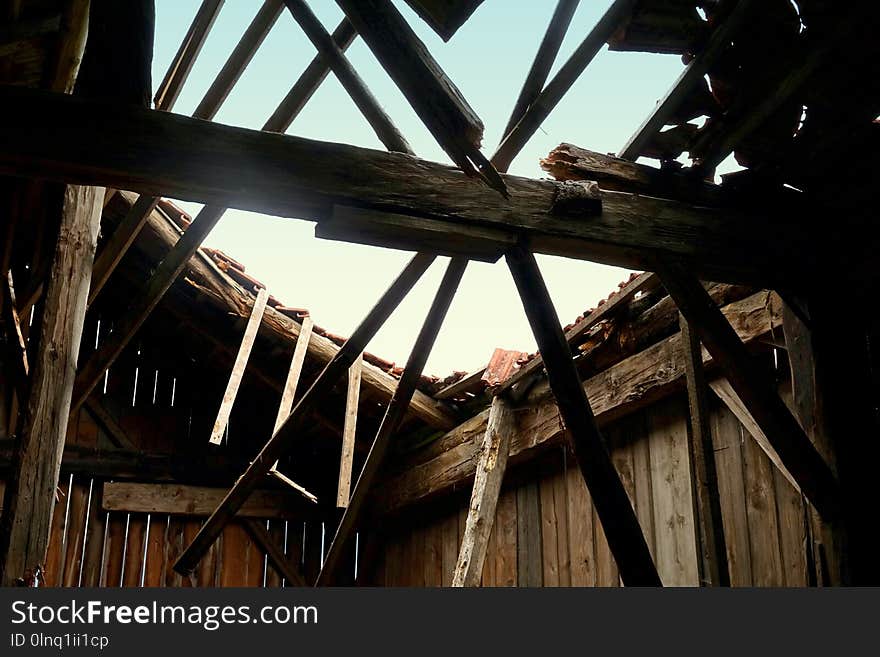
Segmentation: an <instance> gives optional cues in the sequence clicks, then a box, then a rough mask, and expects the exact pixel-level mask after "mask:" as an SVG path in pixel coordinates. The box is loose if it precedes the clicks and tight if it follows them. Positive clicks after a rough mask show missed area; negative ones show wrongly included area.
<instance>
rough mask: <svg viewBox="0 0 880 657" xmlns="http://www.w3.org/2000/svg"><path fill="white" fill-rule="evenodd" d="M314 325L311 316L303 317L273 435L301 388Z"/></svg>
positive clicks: (284, 418)
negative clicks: (301, 379)
mask: <svg viewBox="0 0 880 657" xmlns="http://www.w3.org/2000/svg"><path fill="white" fill-rule="evenodd" d="M314 325H315V324H314V322H313V321H312V317H311V315H307V316H306V317H303V320H302V328H300V332H299V336H298V337H297V339H296V346H295V347H294V348H293V358H291V359H290V368H289V369H288V370H287V379H285V381H284V389H283V390H282V392H281V402H280V403H279V404H278V415H276V416H275V426H274V428H273V429H272V433H273V434H274V433H276V432H277V431H278V429H280V428H281V425H282V424H284V421H285V420H286V419H287V416H288V415H290V411H291V409H292V408H293V400H294V397H296V389H297V387H299V379H300V377H301V376H302V369H303V365H304V364H305V362H306V355H307V354H308V353H309V341H310V340H311V339H312V329H313V327H314Z"/></svg>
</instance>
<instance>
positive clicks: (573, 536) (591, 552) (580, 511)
mask: <svg viewBox="0 0 880 657" xmlns="http://www.w3.org/2000/svg"><path fill="white" fill-rule="evenodd" d="M565 488H566V493H567V499H566V511H567V513H568V528H569V536H568V538H569V545H568V550H569V555H570V559H571V585H572V586H596V552H595V547H594V545H595V541H594V538H593V528H594V526H593V504H592V501H591V500H590V494H589V493H588V492H587V485H586V484H585V483H584V478H583V477H582V476H581V473H580V470H579V469H578V468H577V465H576V464H569V465H568V467H567V468H566V470H565Z"/></svg>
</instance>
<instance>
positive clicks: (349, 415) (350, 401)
mask: <svg viewBox="0 0 880 657" xmlns="http://www.w3.org/2000/svg"><path fill="white" fill-rule="evenodd" d="M362 362H363V354H361V357H360V358H358V359H357V360H355V361H354V363H352V365H351V367H349V368H348V390H347V393H346V397H345V424H344V425H343V429H342V455H341V457H340V460H339V482H338V485H337V489H336V506H337V507H338V508H340V509H344V508H346V507H347V506H348V501H349V498H350V497H351V470H352V467H353V465H354V445H355V437H356V433H357V417H358V402H359V399H360V392H361V363H362Z"/></svg>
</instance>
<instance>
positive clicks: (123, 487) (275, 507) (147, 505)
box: [101, 481, 314, 520]
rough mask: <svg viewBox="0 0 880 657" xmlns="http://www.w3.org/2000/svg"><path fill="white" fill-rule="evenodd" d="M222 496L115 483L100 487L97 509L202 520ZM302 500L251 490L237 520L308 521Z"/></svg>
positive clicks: (220, 491) (214, 491) (215, 491)
mask: <svg viewBox="0 0 880 657" xmlns="http://www.w3.org/2000/svg"><path fill="white" fill-rule="evenodd" d="M225 494H226V489H224V488H214V487H208V486H186V485H184V484H174V483H161V484H141V483H130V482H119V481H108V482H105V483H104V492H103V495H102V496H101V508H102V509H103V510H104V511H124V512H126V513H156V514H159V515H165V514H168V515H172V516H187V517H204V516H207V515H210V513H211V511H213V510H214V509H215V508H216V506H217V505H218V504H219V503H220V501H221V500H222V499H223V496H224V495H225ZM313 508H314V507H311V506H310V505H306V504H303V501H302V497H300V496H299V495H295V494H291V493H289V492H287V491H285V490H255V491H254V492H253V493H252V494H251V496H250V497H248V499H247V501H246V502H245V503H244V504H243V505H242V506H241V508H240V509H239V510H238V512H237V514H236V517H237V518H262V519H266V518H273V519H274V518H277V519H282V520H284V519H287V520H303V519H306V518H311V517H312V515H313V513H314V512H313V511H312V509H313Z"/></svg>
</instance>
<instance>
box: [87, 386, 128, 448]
mask: <svg viewBox="0 0 880 657" xmlns="http://www.w3.org/2000/svg"><path fill="white" fill-rule="evenodd" d="M84 405H85V409H86V410H87V411H88V412H89V413H90V414H91V415H92V417H93V418H95V420H96V421H97V423H98V424H99V425H101V428H102V429H103V430H104V431H105V433H106V434H107V438H109V439H110V442H112V443H113V444H114V445H116V446H117V447H119V448H120V449H128V450H132V451H136V450H137V447H136V446H135V444H134V443H132V442H131V440H130V439H129V437H128V434H127V433H126V432H125V430H124V429H123V428H122V427H121V426H120V425H119V423H118V422H117V421H116V418H115V417H113V414H112V413H111V412H110V411H108V410H107V408H106V407H105V406H104V402H103V401H101V400H100V399H97V398H96V397H90V398H89V399H87V400H86V402H85V404H84Z"/></svg>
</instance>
